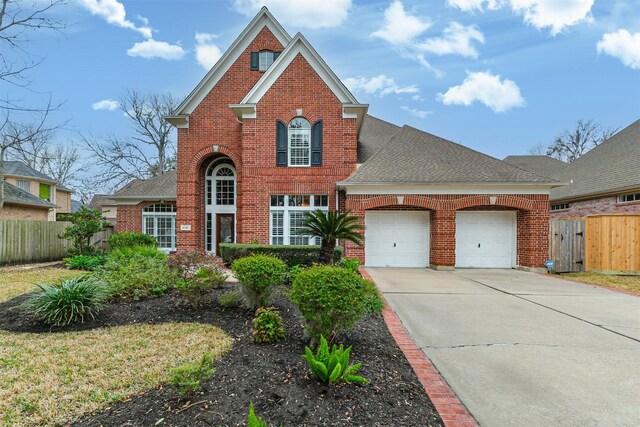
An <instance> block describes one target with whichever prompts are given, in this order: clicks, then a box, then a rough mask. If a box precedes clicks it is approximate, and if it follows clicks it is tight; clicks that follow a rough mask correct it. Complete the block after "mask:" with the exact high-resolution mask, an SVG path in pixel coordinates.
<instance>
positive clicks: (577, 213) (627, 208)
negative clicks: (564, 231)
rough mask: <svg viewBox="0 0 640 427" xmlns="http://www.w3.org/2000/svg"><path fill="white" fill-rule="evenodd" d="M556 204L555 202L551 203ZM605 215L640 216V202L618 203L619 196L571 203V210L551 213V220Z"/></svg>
mask: <svg viewBox="0 0 640 427" xmlns="http://www.w3.org/2000/svg"><path fill="white" fill-rule="evenodd" d="M551 204H555V202H551ZM604 213H616V214H617V213H630V214H640V202H628V203H618V197H617V196H609V197H600V198H598V199H590V200H580V201H578V202H570V203H569V209H566V210H561V211H551V212H550V217H551V219H562V218H576V217H583V216H588V215H596V214H604Z"/></svg>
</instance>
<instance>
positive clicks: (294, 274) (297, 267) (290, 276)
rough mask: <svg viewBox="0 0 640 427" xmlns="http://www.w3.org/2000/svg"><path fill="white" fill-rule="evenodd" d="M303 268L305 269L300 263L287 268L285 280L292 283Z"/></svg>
mask: <svg viewBox="0 0 640 427" xmlns="http://www.w3.org/2000/svg"><path fill="white" fill-rule="evenodd" d="M304 270H306V267H303V266H300V265H294V266H293V267H291V268H289V273H288V275H287V282H288V283H293V281H294V280H296V277H298V274H300V273H302V272H303V271H304Z"/></svg>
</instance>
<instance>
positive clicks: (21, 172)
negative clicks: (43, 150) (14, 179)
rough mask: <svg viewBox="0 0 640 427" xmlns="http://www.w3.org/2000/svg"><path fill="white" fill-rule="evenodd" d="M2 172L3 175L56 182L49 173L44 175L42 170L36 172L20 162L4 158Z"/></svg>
mask: <svg viewBox="0 0 640 427" xmlns="http://www.w3.org/2000/svg"><path fill="white" fill-rule="evenodd" d="M4 174H5V176H24V177H33V178H38V179H41V180H44V181H49V182H56V180H55V179H53V178H51V177H50V176H49V175H45V174H43V173H42V172H38V171H37V170H35V169H33V168H32V167H29V166H27V165H26V164H24V163H22V162H19V161H14V160H5V162H4Z"/></svg>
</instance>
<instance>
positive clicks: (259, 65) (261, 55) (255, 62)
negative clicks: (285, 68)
mask: <svg viewBox="0 0 640 427" xmlns="http://www.w3.org/2000/svg"><path fill="white" fill-rule="evenodd" d="M279 55H280V52H274V51H272V50H261V51H260V52H251V66H250V67H249V68H250V69H251V70H257V71H266V70H267V69H268V68H269V67H270V66H271V64H273V61H275V60H276V59H277V58H278V56H279Z"/></svg>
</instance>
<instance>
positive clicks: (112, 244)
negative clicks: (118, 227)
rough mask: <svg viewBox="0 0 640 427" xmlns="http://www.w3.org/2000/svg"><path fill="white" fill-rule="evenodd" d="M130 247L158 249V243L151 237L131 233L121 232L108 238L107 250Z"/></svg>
mask: <svg viewBox="0 0 640 427" xmlns="http://www.w3.org/2000/svg"><path fill="white" fill-rule="evenodd" d="M132 246H150V247H153V248H157V247H158V242H157V241H156V239H155V238H154V237H153V236H150V235H148V234H144V233H132V232H130V231H123V232H120V233H113V234H112V235H110V236H109V249H111V250H113V249H118V248H130V247H132Z"/></svg>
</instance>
